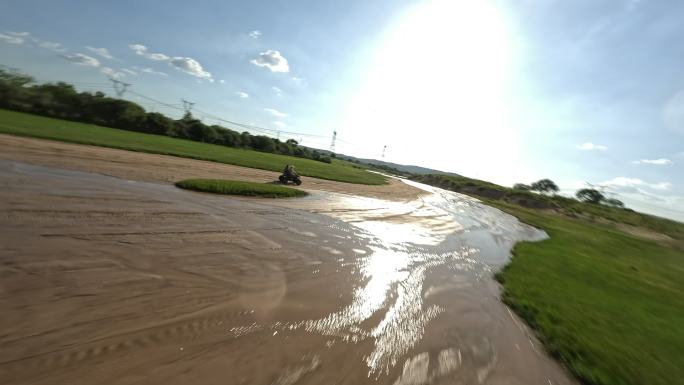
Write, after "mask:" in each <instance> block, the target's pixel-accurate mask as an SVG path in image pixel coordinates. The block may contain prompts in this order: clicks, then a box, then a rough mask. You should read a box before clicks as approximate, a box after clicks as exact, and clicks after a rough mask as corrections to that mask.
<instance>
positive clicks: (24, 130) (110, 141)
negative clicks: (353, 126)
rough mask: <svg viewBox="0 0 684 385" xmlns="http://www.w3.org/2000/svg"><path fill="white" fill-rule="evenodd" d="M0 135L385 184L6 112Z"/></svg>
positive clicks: (364, 176) (359, 173)
mask: <svg viewBox="0 0 684 385" xmlns="http://www.w3.org/2000/svg"><path fill="white" fill-rule="evenodd" d="M0 133H4V134H12V135H20V136H28V137H34V138H42V139H51V140H58V141H62V142H70V143H79V144H88V145H95V146H102V147H111V148H118V149H123V150H131V151H139V152H147V153H153V154H164V155H173V156H179V157H184V158H192V159H201V160H209V161H213V162H219V163H227V164H233V165H237V166H244V167H252V168H258V169H262V170H270V171H282V169H283V167H284V166H285V165H286V164H292V165H294V166H295V167H296V169H297V172H298V173H299V174H300V175H304V176H310V177H315V178H321V179H328V180H335V181H340V182H348V183H357V184H368V185H378V184H384V183H387V181H386V179H385V178H384V177H383V176H381V175H378V174H374V173H370V172H368V171H366V170H363V169H361V168H356V167H351V166H350V165H349V164H347V163H346V162H344V163H342V162H337V161H335V160H333V163H332V164H327V163H323V162H317V161H314V160H310V159H303V158H296V157H291V156H286V155H277V154H270V153H264V152H258V151H252V150H245V149H238V148H231V147H225V146H219V145H213V144H207V143H198V142H193V141H190V140H183V139H176V138H170V137H167V136H159V135H149V134H142V133H137V132H132V131H124V130H117V129H114V128H107V127H100V126H95V125H92V124H83V123H76V122H70V121H66V120H59V119H52V118H46V117H41V116H37V115H31V114H25V113H20V112H14V111H8V110H0Z"/></svg>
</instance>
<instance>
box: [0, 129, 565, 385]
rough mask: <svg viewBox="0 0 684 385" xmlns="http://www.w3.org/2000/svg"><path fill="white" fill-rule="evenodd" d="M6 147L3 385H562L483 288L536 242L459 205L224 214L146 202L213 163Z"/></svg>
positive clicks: (2, 177) (248, 206) (516, 227)
mask: <svg viewBox="0 0 684 385" xmlns="http://www.w3.org/2000/svg"><path fill="white" fill-rule="evenodd" d="M0 139H1V140H2V141H4V142H0V148H2V150H3V151H1V152H0V153H2V154H3V155H2V157H3V158H5V159H7V158H11V157H12V156H13V154H14V155H16V157H17V158H19V159H17V160H20V161H19V162H17V161H15V160H13V161H9V160H5V161H0V262H2V263H1V264H0V308H2V309H3V317H1V318H0V330H2V333H1V334H0V378H2V379H3V383H8V384H161V383H163V384H188V383H193V384H194V383H197V384H320V383H340V384H364V383H367V384H427V383H433V384H441V383H444V384H478V383H482V384H547V385H548V384H570V383H573V382H572V381H571V380H570V379H569V378H568V377H567V375H566V374H565V372H564V371H563V370H562V369H561V368H560V367H559V365H558V364H557V363H556V362H554V361H553V360H551V359H550V358H549V357H547V356H546V355H545V354H544V353H543V351H542V348H541V347H540V346H539V344H538V343H537V342H536V340H535V339H534V337H532V336H531V335H530V333H529V331H528V330H527V329H526V328H525V327H524V326H523V325H522V324H521V323H520V321H519V320H517V319H516V318H515V317H514V316H513V315H512V314H511V313H510V312H509V311H508V309H507V308H506V307H505V306H503V305H502V304H501V303H500V302H499V300H498V286H497V285H496V284H495V283H494V282H493V281H492V279H491V275H492V272H493V271H494V270H495V269H497V268H498V267H500V266H501V265H502V264H503V263H505V262H506V260H507V257H508V250H509V248H510V247H511V245H512V244H513V243H514V242H515V241H516V240H520V239H539V238H541V237H543V234H541V233H539V232H537V231H535V230H534V229H531V228H529V227H527V226H524V225H521V224H520V223H518V222H517V221H516V220H515V219H514V218H512V217H510V216H508V215H505V214H502V213H500V212H498V211H497V210H494V209H491V208H488V207H486V206H482V205H480V204H479V203H477V202H476V201H474V200H472V199H470V198H467V197H464V196H460V195H458V194H454V193H450V192H446V191H443V190H439V189H431V188H428V187H425V186H420V185H415V186H409V185H405V187H402V186H400V185H398V184H396V183H401V182H396V183H395V182H393V183H395V184H394V185H390V186H380V187H374V186H370V187H367V186H361V187H359V188H360V189H361V190H363V194H360V195H359V194H356V195H343V194H339V192H345V193H351V192H353V191H350V190H349V189H351V188H352V187H349V186H346V185H347V184H344V183H340V184H337V183H335V182H331V183H332V185H331V186H337V185H340V186H337V187H333V188H331V190H335V189H337V190H335V191H337V193H335V192H332V193H329V192H328V193H319V192H315V193H314V194H313V195H312V196H311V197H309V198H305V199H300V200H278V201H266V200H254V199H234V198H229V197H221V196H212V195H207V194H199V193H193V192H188V191H182V190H178V189H175V188H174V187H173V186H171V185H170V184H168V183H158V182H162V181H165V180H167V179H164V178H167V177H168V178H175V177H177V176H178V175H179V174H181V173H182V172H181V171H179V170H191V171H187V174H188V175H190V174H191V175H190V176H202V175H197V174H193V173H194V172H197V168H198V166H197V165H198V164H204V163H208V162H198V161H192V160H187V162H188V164H187V165H186V166H185V168H183V167H180V166H177V165H176V164H175V162H180V163H183V162H186V160H184V159H178V158H171V157H164V156H157V155H147V154H135V155H141V156H144V157H145V161H144V162H142V163H140V162H132V161H130V158H132V157H133V156H131V157H128V156H126V154H131V153H127V152H123V151H117V150H107V149H93V148H90V147H85V146H73V147H77V148H76V149H74V148H71V147H70V148H69V150H68V152H67V153H64V154H63V155H60V151H58V149H62V148H61V147H60V146H63V145H62V144H59V143H57V144H55V143H53V142H45V141H32V140H30V139H16V140H18V141H20V142H19V143H17V142H14V140H15V139H14V138H11V137H2V138H0ZM22 141H28V143H27V142H22ZM2 143H13V144H14V145H15V147H14V148H13V149H12V150H11V151H9V149H8V148H7V147H6V145H5V147H3V145H2ZM44 143H48V144H49V145H45V146H44ZM21 146H25V147H26V151H23V149H22V147H21ZM64 146H71V145H64ZM81 147H83V148H81ZM5 150H8V151H5ZM108 151H114V152H115V154H110V153H108ZM89 152H92V153H93V154H95V155H92V154H91V155H87V156H86V159H85V160H84V162H88V163H90V162H93V163H94V164H96V165H97V166H93V165H83V164H79V163H78V162H77V161H76V160H75V159H78V156H80V155H82V154H89ZM121 153H123V154H121ZM75 154H78V156H76V155H75ZM109 156H113V157H114V159H115V161H113V162H112V166H111V169H109V168H108V167H109V166H108V163H107V160H106V159H107V157H109ZM119 156H120V157H121V158H118V157H119ZM147 157H150V158H147ZM169 158H170V159H169ZM59 162H62V163H59ZM29 163H34V164H33V165H32V164H29ZM147 163H151V164H155V165H156V166H151V167H152V168H153V170H154V171H147V172H145V171H141V170H139V168H143V167H142V164H147ZM45 164H51V165H52V167H43V166H40V165H45ZM206 167H209V168H211V167H214V166H213V165H212V164H209V165H207V166H206ZM216 167H223V166H222V165H217V166H216ZM226 167H232V166H226ZM200 169H201V168H200ZM75 170H81V171H75ZM247 170H248V169H247ZM83 171H94V172H97V173H93V172H83ZM208 172H209V171H208ZM210 172H215V170H214V169H211V171H210ZM255 172H256V173H261V171H255ZM102 174H107V175H114V176H118V177H125V176H128V177H129V178H132V179H135V180H125V179H121V178H117V177H110V176H106V175H102ZM269 175H274V174H273V173H270V174H269ZM133 176H135V177H133ZM183 177H185V176H183ZM155 178H159V179H155ZM255 178H256V176H255ZM321 183H327V182H321ZM326 186H327V185H326ZM351 186H353V185H351ZM317 187H320V186H317ZM381 187H384V188H386V189H387V190H386V191H395V193H385V192H383V190H372V189H374V188H378V189H380V188H381ZM345 189H346V190H345ZM365 189H368V190H365ZM421 189H427V190H428V191H423V190H421ZM392 194H395V195H392ZM380 196H391V197H393V198H394V199H393V200H381V199H377V197H380ZM373 197H375V198H373ZM410 198H412V199H410ZM402 200H406V202H403V203H402V202H401V201H402Z"/></svg>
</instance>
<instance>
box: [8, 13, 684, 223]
mask: <svg viewBox="0 0 684 385" xmlns="http://www.w3.org/2000/svg"><path fill="white" fill-rule="evenodd" d="M681 20H684V2H682V1H679V0H671V1H661V0H649V1H646V0H601V1H596V0H573V1H560V0H508V1H504V0H374V1H366V0H347V1H328V0H318V1H308V0H302V1H296V2H293V1H284V0H283V1H248V2H247V1H239V2H238V1H199V2H180V1H170V0H166V1H158V0H149V1H131V0H127V1H116V2H104V1H68V0H53V1H49V2H46V1H36V0H22V1H10V2H7V3H6V4H4V5H3V12H2V13H0V65H4V66H7V67H11V68H16V69H19V70H20V71H22V72H24V73H26V74H29V75H32V76H34V77H35V78H36V79H37V80H38V81H67V82H71V83H73V84H75V85H76V86H77V88H79V89H80V90H84V91H96V90H102V91H105V92H107V93H110V94H113V91H112V87H111V84H110V83H109V80H108V78H114V79H117V80H119V81H122V82H126V83H129V84H131V86H130V87H129V90H130V91H131V92H127V93H125V94H124V97H125V98H127V99H130V100H133V101H135V102H137V103H140V104H141V105H143V106H144V107H145V108H146V109H148V110H154V111H157V112H162V113H165V114H167V115H170V116H172V117H178V116H180V115H181V114H182V113H183V110H182V105H181V99H186V100H189V101H192V102H194V103H195V104H194V107H193V108H194V110H193V111H194V114H195V115H196V116H198V117H200V118H202V119H203V120H204V121H205V122H207V123H212V124H213V123H220V122H219V121H217V120H216V118H222V119H225V120H229V121H235V122H240V123H245V124H249V125H253V126H255V129H254V130H253V132H254V133H259V132H264V131H263V129H269V130H272V131H267V132H268V133H269V135H272V136H277V137H280V139H281V140H284V139H287V138H294V139H296V140H298V141H301V142H302V144H304V145H308V146H313V147H317V148H323V149H328V148H330V145H331V142H332V135H333V132H337V140H336V142H335V149H336V151H337V152H338V153H343V154H348V155H354V156H360V157H368V158H380V157H381V156H382V155H383V149H384V148H385V146H386V149H385V150H384V158H383V159H384V160H387V161H391V162H396V163H403V164H414V165H420V166H424V167H430V168H435V169H439V170H443V171H450V172H455V173H458V174H462V175H465V176H469V177H474V178H479V179H484V180H489V181H493V182H497V183H501V184H504V185H509V186H510V185H512V184H514V183H517V182H524V183H529V182H532V181H534V180H537V179H540V178H551V179H552V180H554V181H555V182H556V183H557V184H558V185H559V186H560V187H561V189H562V192H563V193H564V194H573V193H574V191H575V190H577V189H579V188H583V187H587V186H588V185H589V184H591V185H597V186H602V188H604V189H605V191H606V192H609V193H610V194H611V196H614V197H616V198H618V199H621V200H623V201H624V202H625V203H626V204H627V205H628V206H629V207H631V208H634V209H637V210H639V211H645V212H649V213H654V214H657V215H661V216H666V217H670V218H675V219H678V220H681V221H684V167H683V165H684V44H682V41H684V23H682V22H681ZM145 97H146V98H145ZM148 98H151V99H148ZM157 102H163V103H164V104H160V103H157ZM222 124H223V125H225V126H229V127H230V125H229V124H227V123H222ZM260 129H261V130H262V131H259V130H260ZM277 131H280V133H277Z"/></svg>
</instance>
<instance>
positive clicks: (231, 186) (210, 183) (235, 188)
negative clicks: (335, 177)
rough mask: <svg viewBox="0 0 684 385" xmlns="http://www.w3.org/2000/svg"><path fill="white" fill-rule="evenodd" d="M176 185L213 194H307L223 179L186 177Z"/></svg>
mask: <svg viewBox="0 0 684 385" xmlns="http://www.w3.org/2000/svg"><path fill="white" fill-rule="evenodd" d="M176 187H180V188H182V189H186V190H193V191H201V192H208V193H214V194H225V195H243V196H253V197H263V198H294V197H303V196H306V195H308V194H307V193H306V192H305V191H302V190H298V189H294V188H290V187H285V186H279V185H273V184H265V183H252V182H241V181H235V180H223V179H186V180H182V181H180V182H176Z"/></svg>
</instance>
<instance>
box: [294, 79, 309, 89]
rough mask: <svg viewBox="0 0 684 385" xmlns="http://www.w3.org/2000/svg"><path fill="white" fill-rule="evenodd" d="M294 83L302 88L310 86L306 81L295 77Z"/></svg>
mask: <svg viewBox="0 0 684 385" xmlns="http://www.w3.org/2000/svg"><path fill="white" fill-rule="evenodd" d="M292 81H293V82H295V84H297V85H298V86H301V87H306V86H307V85H308V83H307V82H306V80H304V79H302V78H300V77H297V76H293V77H292Z"/></svg>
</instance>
